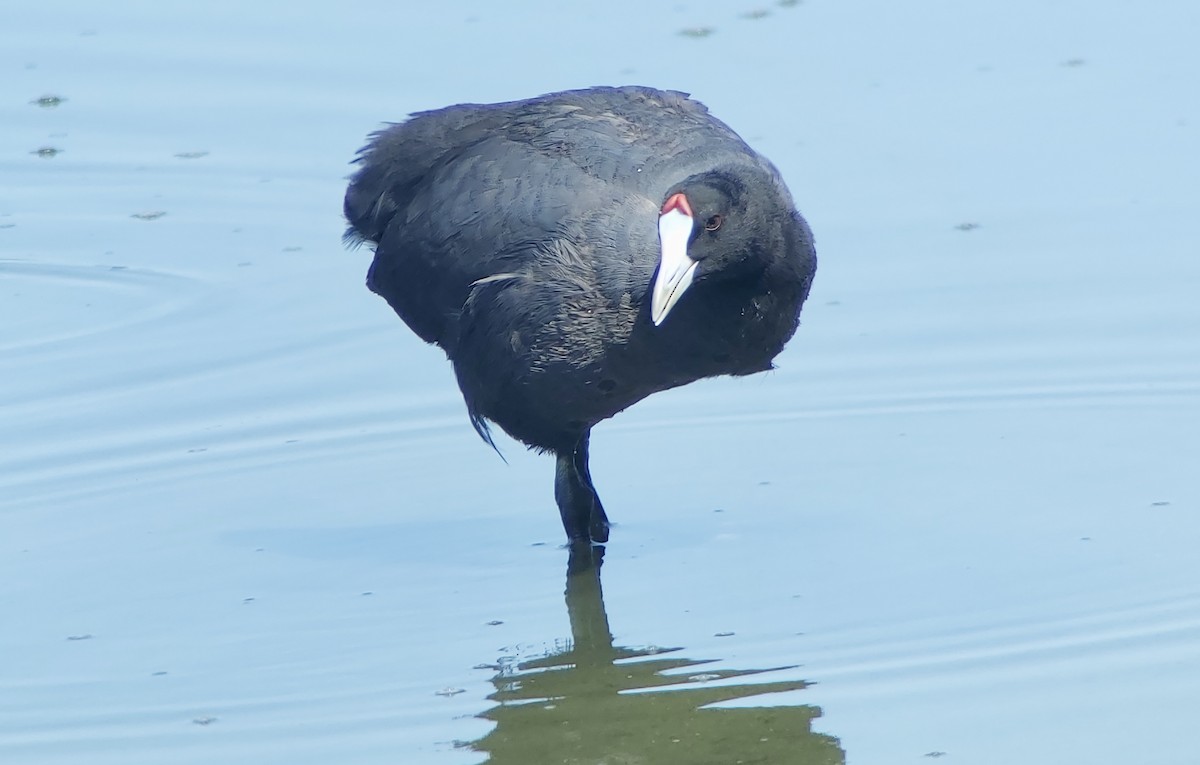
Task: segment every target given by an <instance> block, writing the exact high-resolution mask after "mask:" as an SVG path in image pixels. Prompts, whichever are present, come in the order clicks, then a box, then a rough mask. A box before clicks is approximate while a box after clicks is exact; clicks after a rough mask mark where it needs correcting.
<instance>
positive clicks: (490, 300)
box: [345, 87, 816, 543]
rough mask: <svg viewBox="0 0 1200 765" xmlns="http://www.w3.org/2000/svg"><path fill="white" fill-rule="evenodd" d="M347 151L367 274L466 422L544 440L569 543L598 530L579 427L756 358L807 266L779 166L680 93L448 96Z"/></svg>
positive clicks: (355, 229) (811, 267) (598, 538)
mask: <svg viewBox="0 0 1200 765" xmlns="http://www.w3.org/2000/svg"><path fill="white" fill-rule="evenodd" d="M356 161H357V162H358V164H359V165H360V167H359V169H358V170H357V172H356V173H355V174H354V175H353V177H352V179H351V182H350V187H349V189H348V190H347V192H346V200H345V214H346V218H347V220H348V221H349V223H350V228H349V230H348V231H347V235H346V237H347V241H349V242H352V243H361V242H364V241H367V242H372V243H373V244H374V246H375V260H374V262H373V263H372V264H371V268H370V271H369V272H368V274H367V286H368V287H369V288H370V289H371V291H372V292H375V293H376V294H378V295H380V296H382V297H383V298H385V299H386V300H387V301H388V303H389V304H391V306H392V308H393V309H395V311H396V313H397V314H399V316H400V318H401V319H403V320H404V322H405V323H406V324H408V326H409V327H410V328H411V329H412V330H413V331H414V332H416V333H417V334H418V335H419V336H420V337H421V338H422V339H423V340H425V341H426V342H428V343H434V344H436V345H438V346H440V347H441V348H442V349H443V350H445V352H446V355H447V356H448V357H449V358H450V361H451V362H452V363H453V365H454V372H455V375H456V376H457V377H458V385H459V388H460V389H461V390H462V394H463V399H464V400H465V401H466V405H467V411H468V413H469V415H470V418H471V423H472V424H473V425H474V426H475V429H476V430H477V431H478V432H479V435H480V436H482V437H483V439H484V440H485V441H487V442H488V443H492V438H491V434H490V432H489V430H488V421H491V422H493V423H495V424H497V425H499V426H500V427H501V428H503V429H504V431H505V432H507V433H508V434H509V435H511V436H512V437H513V438H516V439H517V440H519V441H522V442H524V443H525V444H526V445H528V446H529V447H530V448H533V449H536V450H538V451H540V452H553V453H554V455H555V456H556V457H557V459H558V464H557V467H556V470H555V476H554V498H555V500H556V501H557V503H558V508H559V512H560V513H561V514H562V521H563V527H564V528H565V529H566V532H567V536H568V537H569V538H570V539H571V541H572V542H573V543H574V542H584V543H586V542H588V541H592V542H598V543H603V542H606V541H607V540H608V525H609V524H608V518H607V516H606V515H605V513H604V507H603V505H601V503H600V498H599V496H597V494H596V489H595V488H594V487H593V485H592V477H591V474H590V472H589V469H588V438H589V436H590V434H591V430H592V426H594V425H595V424H596V423H598V422H600V421H601V420H604V419H607V418H608V417H612V416H613V415H614V414H616V413H617V412H620V411H621V410H623V409H625V408H626V407H629V406H631V405H632V404H635V403H637V402H638V401H641V400H642V399H643V398H645V397H646V396H649V395H650V394H651V393H655V392H657V391H661V390H666V389H668V388H674V387H676V386H678V385H685V384H687V383H690V382H692V381H694V380H699V379H701V378H704V377H713V376H716V375H748V374H753V373H755V372H761V371H764V370H767V369H770V368H771V367H772V363H771V362H772V360H773V359H774V358H775V356H776V355H777V354H778V353H779V352H780V350H782V348H783V345H784V343H785V342H787V340H788V339H789V338H790V337H791V336H792V334H793V333H794V332H795V331H796V326H797V324H798V323H799V316H800V308H801V306H802V305H803V303H804V300H805V298H806V297H807V296H808V290H809V286H810V284H811V283H812V278H813V274H814V272H815V270H816V253H815V250H814V249H813V240H812V232H811V231H810V230H809V227H808V224H807V223H805V221H804V219H803V218H802V217H801V216H800V214H799V213H798V212H796V210H795V207H794V205H793V202H792V198H791V195H790V194H789V193H788V190H787V187H786V186H785V185H784V183H783V180H782V179H781V178H780V176H779V172H778V171H777V170H776V169H775V167H774V166H773V165H772V164H771V163H770V162H768V161H767V160H766V159H764V158H763V157H761V156H759V155H758V154H757V153H756V152H755V151H754V150H753V149H751V148H750V147H749V146H747V145H746V144H745V142H743V141H742V139H741V138H739V137H738V135H737V134H736V133H734V132H733V130H731V129H730V128H729V127H728V126H726V125H725V123H723V122H721V121H720V120H718V119H716V118H715V117H713V116H711V115H710V114H709V113H708V110H707V109H706V108H705V107H704V106H703V105H702V104H700V103H699V102H697V101H693V100H691V99H690V98H689V97H688V95H687V94H686V93H677V92H672V91H660V90H653V89H651V88H643V87H620V88H608V87H604V88H589V89H585V90H572V91H566V92H562V93H552V94H549V95H545V96H540V97H537V98H531V99H527V100H523V101H510V102H507V103H499V104H460V105H458V106H450V107H447V108H445V109H438V110H435V111H428V112H421V113H418V114H415V115H412V117H411V118H410V119H409V120H408V121H406V122H403V123H399V124H392V125H390V126H389V127H387V128H385V129H384V130H381V131H379V132H377V133H374V134H373V135H372V136H371V137H370V142H369V143H368V144H367V146H366V147H364V148H363V149H362V151H361V152H359V155H358V157H357V160H356ZM492 445H493V446H494V444H492Z"/></svg>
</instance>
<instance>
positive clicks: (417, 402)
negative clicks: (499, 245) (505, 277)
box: [0, 0, 1200, 765]
mask: <svg viewBox="0 0 1200 765" xmlns="http://www.w3.org/2000/svg"><path fill="white" fill-rule="evenodd" d="M758 11H766V12H767V14H766V15H765V16H760V15H759V14H758ZM10 17H11V18H9V19H8V21H7V22H6V23H5V24H4V25H3V26H2V27H0V611H2V612H3V613H4V615H5V619H4V623H3V625H4V626H3V627H2V628H0V656H3V657H4V659H3V660H2V661H0V761H3V762H5V763H8V762H12V763H22V764H24V763H30V764H31V765H33V764H36V765H42V764H48V763H66V762H72V763H73V762H80V761H86V762H89V763H97V764H103V763H114V764H115V763H121V764H122V765H127V764H128V763H161V762H172V763H190V762H196V763H201V762H203V763H211V762H247V763H251V762H252V763H272V762H280V763H283V762H286V763H289V765H296V764H297V763H325V762H330V761H331V760H334V759H337V760H339V761H351V762H405V763H409V762H413V763H476V762H481V761H483V759H484V758H485V757H488V756H490V757H491V758H492V759H493V760H494V761H496V762H501V763H502V762H520V761H522V760H521V758H525V760H526V761H530V760H529V758H531V757H540V758H544V759H545V761H563V760H567V761H573V762H600V761H604V760H603V758H604V757H608V758H609V761H638V760H636V759H635V758H637V757H640V758H642V759H641V760H640V761H646V762H659V761H664V762H672V761H688V762H705V761H714V762H718V761H719V762H728V761H731V759H730V758H736V757H738V756H742V755H744V757H743V758H744V759H746V761H755V760H754V758H755V757H757V758H759V761H766V762H793V761H794V762H805V763H817V762H841V761H845V762H849V763H884V762H886V763H895V762H925V761H927V758H928V759H941V758H940V756H939V755H941V754H944V755H945V758H946V759H945V760H943V761H945V762H970V763H997V765H999V764H1000V763H1004V764H1005V765H1007V764H1009V763H1013V762H1021V763H1053V764H1058V763H1064V762H1088V763H1128V762H1154V763H1160V764H1161V763H1175V764H1178V765H1194V763H1195V762H1197V761H1198V759H1200V749H1198V748H1197V745H1196V743H1195V737H1194V734H1193V730H1194V720H1195V717H1196V715H1197V713H1200V700H1198V699H1200V696H1198V695H1197V693H1196V688H1197V687H1200V585H1198V584H1197V582H1200V556H1197V555H1196V550H1197V547H1198V545H1200V490H1198V489H1197V486H1198V483H1197V481H1196V467H1195V464H1196V455H1197V453H1198V451H1200V436H1198V435H1197V434H1198V433H1200V301H1198V300H1197V299H1196V295H1197V291H1198V290H1200V258H1198V257H1197V256H1196V244H1195V235H1194V232H1193V230H1192V229H1193V221H1194V218H1195V211H1196V209H1197V207H1198V205H1200V133H1198V132H1197V131H1198V130H1200V101H1197V99H1196V98H1195V97H1194V91H1195V82H1196V76H1197V73H1198V72H1200V53H1198V52H1197V49H1196V46H1195V44H1194V30H1195V29H1197V28H1198V24H1200V8H1198V7H1197V6H1195V5H1194V4H1192V3H1188V2H1184V0H1176V1H1175V2H1161V3H1156V4H1154V5H1153V6H1141V7H1133V6H1117V5H1113V6H1111V7H1107V6H1104V7H1100V6H1096V5H1095V4H1094V3H1084V2H1075V1H1074V0H1071V1H1064V2H1057V3H1053V4H1049V5H1048V4H1045V3H1037V2H1032V0H1028V1H1027V0H1019V1H1018V2H1015V3H1006V4H979V3H970V4H964V3H956V2H951V1H950V0H939V1H937V2H929V3H925V4H923V5H922V6H921V7H920V8H919V9H916V8H914V7H912V6H906V5H896V4H889V3H884V2H879V0H875V1H873V2H865V1H864V2H838V3H834V2H826V1H824V0H806V1H805V2H802V3H798V4H796V5H788V6H784V5H777V4H770V3H764V4H758V5H756V4H745V5H742V6H739V5H734V6H731V5H729V4H727V3H716V2H689V3H686V4H677V5H670V4H663V5H661V6H656V7H650V8H647V7H643V4H639V3H633V2H627V3H609V4H605V5H602V6H591V5H589V6H575V5H569V4H562V3H524V4H510V5H498V4H486V3H482V2H469V3H458V4H452V5H438V4H429V5H423V6H408V5H405V4H398V3H378V2H346V3H338V4H315V3H300V4H283V3H277V4H276V3H261V4H250V5H246V4H241V3H238V4H235V3H232V2H220V3H209V4H204V5H203V6H196V7H195V8H184V7H182V6H175V5H171V4H153V3H133V2H125V3H106V4H94V3H84V2H79V1H78V0H74V1H64V2H42V3H38V4H36V5H30V6H28V7H24V8H21V9H20V11H19V13H18V12H14V13H12V14H10ZM701 30H707V31H701ZM685 31H686V32H687V33H684V32H685ZM618 83H638V84H648V85H655V86H659V87H671V88H678V89H682V90H686V91H689V92H692V93H693V94H694V95H695V96H696V97H698V98H700V99H701V100H703V101H704V102H705V103H707V104H708V105H709V107H710V108H711V109H712V111H713V112H714V113H715V114H717V115H718V116H719V117H721V118H722V119H723V120H725V121H726V122H728V123H729V124H730V125H731V126H733V127H734V128H735V129H736V130H738V131H739V132H740V133H741V134H742V135H743V136H744V137H745V138H746V139H747V140H748V141H750V142H751V143H752V144H753V145H754V146H755V147H756V148H758V149H759V150H761V151H762V152H763V153H764V154H766V155H767V156H769V157H770V158H771V159H772V160H773V161H774V162H775V163H776V164H777V165H778V166H779V168H780V170H781V172H782V173H783V175H784V176H785V178H787V180H788V182H789V185H790V187H791V189H792V192H793V195H794V196H795V197H796V199H797V202H798V204H799V206H800V208H801V210H802V211H803V212H804V213H805V215H806V217H807V218H808V219H809V221H810V222H811V223H812V225H813V228H814V230H815V231H816V234H817V244H818V250H819V252H820V256H821V266H820V271H819V274H818V278H817V282H816V285H815V288H814V292H813V295H812V298H811V300H810V302H809V305H808V306H807V308H806V309H805V314H804V318H803V324H802V327H801V331H800V333H799V334H798V335H797V337H796V339H795V340H794V341H793V342H792V344H791V345H790V346H789V347H788V349H787V350H786V351H785V353H784V354H783V356H782V357H781V358H780V360H779V367H780V368H779V369H778V370H777V371H775V372H773V373H770V374H767V375H762V376H757V377H754V378H749V379H739V380H717V381H707V382H704V383H701V384H696V385H693V386H689V387H687V388H684V389H680V390H677V391H672V392H670V393H667V394H662V395H659V396H657V397H654V398H652V399H650V400H647V401H646V402H644V403H642V404H639V405H638V406H637V407H635V408H633V409H631V410H630V411H628V412H626V413H624V414H622V415H621V416H620V417H618V418H617V419H615V420H613V421H612V422H610V423H606V424H603V425H601V426H600V427H599V428H598V429H597V431H596V433H595V436H594V439H593V472H594V475H595V478H596V481H597V485H598V486H599V487H600V489H601V491H602V492H603V496H604V499H605V503H606V507H607V508H608V510H609V514H610V516H611V517H612V518H613V520H614V521H615V522H616V524H617V525H616V526H615V527H614V530H613V538H612V543H611V544H610V545H609V546H608V551H607V556H606V559H605V563H604V567H603V569H602V571H603V588H604V589H603V599H601V598H600V597H599V594H598V591H596V590H595V589H588V587H586V586H582V585H579V583H578V582H577V581H576V583H575V584H573V585H572V588H573V589H571V590H569V591H568V593H567V598H566V600H565V601H564V587H565V586H566V583H567V580H566V578H565V577H564V575H565V573H566V565H567V553H566V551H565V550H563V549H561V548H560V547H559V544H560V542H561V528H560V525H559V521H558V518H557V513H556V512H555V508H554V506H553V501H552V495H551V485H552V483H551V482H552V465H551V463H550V461H549V460H547V459H545V458H539V457H537V456H534V455H530V454H527V453H525V452H524V451H523V450H522V449H521V448H520V447H519V446H518V445H516V444H514V443H511V442H504V443H502V444H501V448H502V449H503V451H504V454H505V457H506V458H507V460H508V463H507V464H506V463H504V462H502V461H501V460H499V459H498V458H497V457H496V456H495V454H494V453H492V452H491V451H490V450H489V449H488V448H486V447H485V446H484V445H482V444H481V443H480V442H479V441H478V439H477V438H476V436H475V434H474V433H473V432H472V430H471V429H470V427H469V425H468V424H467V421H466V417H465V414H464V412H463V406H462V403H461V400H460V398H459V396H458V395H457V391H456V389H455V386H454V382H453V375H452V374H451V372H450V369H449V367H448V366H447V364H446V363H445V360H444V358H442V354H441V353H440V352H438V351H437V350H436V349H431V348H427V347H425V346H423V344H422V343H421V342H420V341H419V340H417V339H416V338H414V337H413V336H411V335H410V333H409V332H408V331H407V329H406V328H405V327H404V326H403V324H402V323H401V322H400V321H399V320H398V319H396V318H395V316H394V314H392V312H391V310H390V309H389V308H388V307H387V306H386V304H384V303H383V301H381V300H379V299H378V298H376V297H374V296H373V295H371V294H369V293H368V292H367V291H366V290H365V289H364V287H363V285H362V281H363V277H364V274H365V271H366V267H367V264H368V262H369V259H370V253H369V252H368V251H366V250H357V251H346V250H344V249H343V248H342V246H341V243H340V236H341V232H342V228H343V223H342V221H341V219H340V217H339V213H340V199H341V194H342V192H343V190H344V184H345V176H346V175H347V174H348V172H349V170H350V167H349V165H348V164H347V163H348V162H349V160H350V159H351V157H352V156H353V153H354V152H355V150H356V149H357V148H358V147H359V146H360V145H361V144H362V142H363V140H364V138H365V136H366V134H367V133H368V132H369V131H371V130H373V129H375V128H377V127H378V126H379V125H380V123H381V122H383V121H387V120H399V119H402V118H403V117H404V115H406V114H407V113H409V112H412V111H416V110H420V109H427V108H435V107H438V106H443V105H446V104H450V103H456V102H464V101H493V100H503V99H511V98H520V97H524V96H529V95H534V94H537V93H542V92H547V91H552V90H557V89H563V88H569V87H580V86H586V85H592V84H618ZM50 96H53V97H56V98H57V99H62V100H61V102H59V103H57V105H52V104H51V103H49V102H47V101H46V100H45V99H44V98H43V97H50ZM39 99H43V100H42V101H41V102H39ZM52 100H53V99H52ZM39 150H42V151H39ZM45 155H51V156H45ZM581 587H582V589H581ZM666 649H676V650H674V651H668V652H664V651H666ZM705 661H707V662H708V663H703V664H698V663H697V662H705ZM556 662H558V664H556ZM563 663H566V664H567V665H569V667H570V668H569V669H566V670H564V669H563V668H562V667H561V666H560V665H561V664H563ZM554 666H559V667H560V668H559V669H548V668H547V667H554ZM623 668H628V671H627V672H624V673H622V671H621V670H622V669H623ZM760 670H767V671H762V672H759V673H758V674H746V673H753V672H756V671H760ZM556 673H558V674H556ZM676 676H677V677H678V679H677V680H675V679H674V678H675V677H676ZM622 677H623V678H624V679H621V678H622ZM756 683H761V684H766V685H762V686H761V687H758V688H757V689H756V687H755V684H756ZM664 684H666V685H669V686H672V687H673V688H674V689H673V690H663V691H653V692H647V689H651V688H658V687H661V686H663V685H664ZM714 688H727V689H728V690H727V691H723V692H722V693H724V700H717V701H714V700H713V699H714V698H715V697H714V696H711V695H708V694H712V693H714V691H713V689H714ZM601 689H608V690H606V691H603V692H602V691H601ZM614 689H618V690H620V692H619V693H618V692H617V690H614ZM610 691H611V692H610ZM539 693H544V695H542V696H539V695H537V694H539ZM672 694H674V695H672ZM717 695H721V694H717ZM714 705H715V707H716V708H715V709H714V708H701V707H713V706H714ZM745 709H758V710H759V711H758V712H754V713H744V712H739V711H737V710H745ZM564 721H565V722H564ZM564 726H566V728H564ZM572 726H577V727H572ZM568 729H569V731H568V732H569V733H570V734H571V735H570V736H567V735H565V734H563V735H562V736H560V735H559V734H561V733H562V731H564V730H568ZM675 739H678V741H676V740H675ZM538 742H541V743H543V744H544V745H545V746H546V747H547V749H546V750H545V751H541V752H538V753H531V750H530V749H529V747H531V746H533V745H534V744H535V743H538ZM572 742H574V743H572ZM581 742H582V743H581ZM571 746H576V747H577V748H576V749H574V750H572V749H570V748H569V747H571ZM609 746H611V749H606V747H609ZM672 752H683V753H684V755H683V756H682V757H680V756H678V755H675V754H672ZM572 757H574V758H575V759H573V760H572V759H570V758H572ZM617 757H624V758H626V759H625V760H616V759H614V758H617ZM706 757H708V759H707V760H706V759H705V758H706ZM722 758H723V759H722ZM533 761H536V760H533Z"/></svg>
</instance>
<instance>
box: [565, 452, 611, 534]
mask: <svg viewBox="0 0 1200 765" xmlns="http://www.w3.org/2000/svg"><path fill="white" fill-rule="evenodd" d="M589 435H590V433H584V435H583V437H582V438H580V439H579V441H578V442H577V443H576V444H575V447H574V449H573V450H571V451H570V452H560V453H559V454H558V463H557V464H556V465H555V468H554V500H555V501H556V502H557V503H558V512H559V514H560V515H562V522H563V529H565V530H566V532H567V538H569V539H570V540H571V541H572V542H588V541H590V542H599V543H604V542H607V541H608V516H607V515H605V514H604V505H602V504H600V497H599V496H597V495H596V489H595V487H594V486H592V474H591V471H590V470H589V469H588V436H589Z"/></svg>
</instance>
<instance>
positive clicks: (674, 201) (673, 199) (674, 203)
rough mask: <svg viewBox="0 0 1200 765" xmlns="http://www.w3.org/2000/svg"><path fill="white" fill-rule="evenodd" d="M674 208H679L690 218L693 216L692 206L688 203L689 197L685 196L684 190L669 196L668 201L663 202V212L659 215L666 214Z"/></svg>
mask: <svg viewBox="0 0 1200 765" xmlns="http://www.w3.org/2000/svg"><path fill="white" fill-rule="evenodd" d="M672 210H679V212H681V213H683V214H684V215H686V216H688V217H689V218H690V217H692V206H691V205H689V204H688V200H687V197H686V196H684V194H683V192H682V191H681V192H679V193H677V194H672V195H671V196H669V197H667V201H666V202H665V203H663V207H662V212H660V213H659V215H666V214H667V213H669V212H671V211H672Z"/></svg>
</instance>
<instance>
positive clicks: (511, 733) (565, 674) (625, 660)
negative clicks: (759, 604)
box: [467, 547, 845, 765]
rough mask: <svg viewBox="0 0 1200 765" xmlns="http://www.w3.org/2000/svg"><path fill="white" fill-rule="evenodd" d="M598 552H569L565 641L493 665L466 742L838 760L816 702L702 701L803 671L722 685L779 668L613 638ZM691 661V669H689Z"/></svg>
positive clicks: (596, 751)
mask: <svg viewBox="0 0 1200 765" xmlns="http://www.w3.org/2000/svg"><path fill="white" fill-rule="evenodd" d="M603 554H604V551H603V548H595V549H592V548H587V547H584V548H582V549H579V550H573V551H572V553H571V561H570V563H569V564H568V567H567V591H566V598H567V612H568V614H569V616H570V620H571V637H572V640H571V642H570V643H569V644H567V645H565V646H563V647H562V649H561V650H554V651H551V652H550V653H548V654H547V655H545V656H542V657H540V658H537V659H533V660H530V661H524V662H520V663H518V664H515V665H501V666H499V667H498V670H499V671H498V673H497V674H496V676H495V677H493V678H492V683H493V685H495V687H496V691H495V693H493V694H491V695H490V696H489V697H488V698H489V699H491V700H493V701H495V702H497V705H496V706H494V707H492V708H491V709H489V710H488V711H486V712H484V713H483V714H482V715H480V716H481V717H483V718H484V719H487V720H491V721H493V722H495V723H496V727H495V728H493V729H492V731H491V732H490V733H488V734H487V735H486V736H484V737H483V738H481V739H479V740H478V741H475V742H472V743H470V744H468V745H467V746H469V747H470V748H471V749H473V750H475V751H478V752H485V753H487V754H488V755H489V756H490V758H489V762H490V763H493V764H494V765H532V764H535V763H568V764H569V765H580V764H583V763H587V764H588V765H633V764H634V763H637V765H654V764H656V763H664V764H665V763H671V764H672V765H678V764H680V763H687V764H688V765H710V764H711V765H717V763H720V765H733V764H734V763H746V764H749V763H771V765H777V764H790V763H796V764H797V765H834V764H837V765H842V763H845V753H844V752H843V751H842V749H841V747H840V746H839V742H838V740H837V739H836V738H834V737H833V736H827V735H823V734H820V733H814V732H813V730H812V721H813V719H814V718H816V717H819V716H820V714H821V710H820V709H819V708H818V707H814V706H773V707H751V708H739V709H721V708H717V709H702V707H704V706H706V705H709V704H714V703H717V702H720V701H728V700H730V699H740V698H747V697H751V696H759V695H761V694H765V693H778V692H782V691H794V690H799V689H801V688H804V687H805V685H806V684H805V683H804V682H803V681H784V682H774V683H755V684H745V683H743V684H728V681H729V680H730V679H733V678H740V677H746V676H750V675H756V674H760V673H762V672H771V671H774V670H779V669H788V667H772V668H769V669H748V670H719V671H718V670H712V671H706V669H705V668H704V667H703V665H705V664H708V663H710V661H711V660H696V659H688V658H684V657H681V656H678V655H677V654H678V652H679V651H680V650H682V649H679V648H667V649H663V648H624V647H620V646H613V644H612V633H611V632H610V631H609V626H608V615H607V614H606V613H605V610H604V594H603V591H602V589H601V584H600V563H601V560H602V558H603ZM690 667H694V668H696V671H695V672H692V673H688V672H686V670H687V668H690ZM667 672H670V674H664V673H667ZM667 686H675V687H673V688H670V689H668V688H667ZM656 689H657V690H656Z"/></svg>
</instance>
